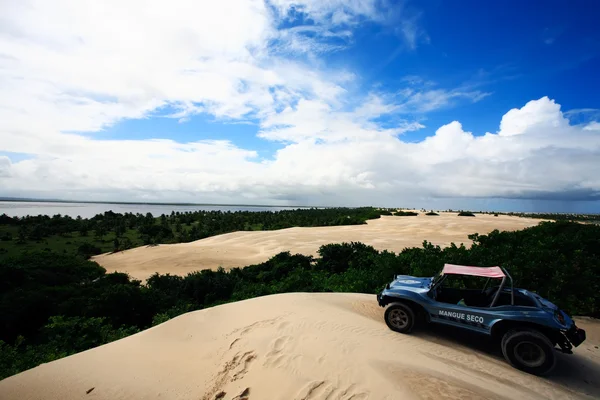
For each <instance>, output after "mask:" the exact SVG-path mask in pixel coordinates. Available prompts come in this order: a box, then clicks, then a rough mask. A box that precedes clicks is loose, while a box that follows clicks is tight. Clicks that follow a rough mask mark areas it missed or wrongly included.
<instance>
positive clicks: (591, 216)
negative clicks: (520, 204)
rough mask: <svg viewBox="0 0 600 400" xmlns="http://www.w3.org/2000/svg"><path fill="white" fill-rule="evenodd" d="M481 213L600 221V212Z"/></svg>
mask: <svg viewBox="0 0 600 400" xmlns="http://www.w3.org/2000/svg"><path fill="white" fill-rule="evenodd" d="M480 213H481V214H494V216H495V217H497V216H498V214H501V215H508V216H511V217H521V218H536V219H547V220H551V221H579V222H591V223H596V224H599V223H600V214H573V213H571V214H562V213H561V214H559V213H520V212H505V213H503V212H497V211H491V212H490V211H480Z"/></svg>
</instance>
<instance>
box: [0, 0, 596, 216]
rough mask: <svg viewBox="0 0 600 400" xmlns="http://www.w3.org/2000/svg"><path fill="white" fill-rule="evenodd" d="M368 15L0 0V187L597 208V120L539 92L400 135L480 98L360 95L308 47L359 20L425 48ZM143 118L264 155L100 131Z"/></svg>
mask: <svg viewBox="0 0 600 400" xmlns="http://www.w3.org/2000/svg"><path fill="white" fill-rule="evenodd" d="M381 6H382V4H381V3H380V2H375V1H371V2H370V1H334V0H330V1H308V0H306V1H304V0H302V1H300V0H299V1H287V0H272V1H268V2H264V1H258V0H257V1H251V0H239V1H236V0H230V1H219V2H198V1H171V2H168V3H164V2H154V1H123V0H119V1H107V0H105V1H98V2H85V3H84V2H73V1H66V0H65V1H55V2H52V4H50V3H49V2H47V1H29V2H26V1H22V2H3V3H2V5H1V6H0V7H1V11H2V12H0V15H1V16H0V88H2V90H0V152H1V153H2V154H6V155H0V195H6V196H36V197H54V198H56V197H58V198H75V199H86V200H89V199H98V200H154V201H180V202H189V201H193V202H226V203H235V202H244V203H262V204H268V203H271V204H323V205H326V204H331V205H334V204H341V205H358V204H378V205H396V204H398V203H399V202H401V201H400V200H402V201H405V200H406V199H410V198H414V199H422V198H432V197H434V198H435V197H463V198H468V197H502V198H513V199H519V198H544V199H573V200H589V199H598V194H599V193H600V178H598V175H597V173H596V172H597V167H598V165H600V130H599V129H598V126H600V124H598V122H597V121H588V122H586V123H585V124H578V125H574V124H571V123H570V122H569V120H568V119H567V118H566V116H565V114H563V112H562V111H561V109H560V105H559V104H557V103H556V102H555V101H554V100H551V99H549V98H547V97H543V98H541V99H537V100H532V101H530V102H529V103H527V104H525V105H523V106H522V107H521V108H516V109H513V110H509V111H508V112H507V113H506V114H505V115H504V116H503V117H502V119H501V121H500V124H499V128H498V131H497V132H495V133H485V134H483V135H482V133H477V134H476V135H474V134H473V133H471V132H466V131H464V130H463V128H462V126H461V124H460V123H459V122H458V121H453V122H450V123H449V124H446V125H444V126H442V127H440V128H439V129H438V130H437V131H436V132H435V135H433V136H430V137H427V138H426V139H425V140H423V141H421V142H418V143H412V142H408V141H404V140H403V136H402V134H403V133H405V132H408V131H414V130H418V129H421V128H422V127H423V125H422V121H421V120H420V119H419V118H417V117H415V115H420V114H424V113H427V112H429V111H432V110H437V109H440V108H444V107H450V106H452V105H456V104H459V103H469V102H476V101H480V100H482V99H484V98H485V97H486V96H488V95H489V93H486V92H482V91H479V90H473V89H469V88H468V87H456V88H440V87H436V86H435V85H432V84H430V83H424V82H423V81H421V80H420V79H419V78H418V77H411V78H410V79H408V80H407V81H406V82H405V85H404V86H403V87H402V88H400V89H398V90H395V91H393V92H390V91H382V90H379V91H377V90H370V91H367V92H366V93H365V92H364V90H362V89H361V87H360V82H361V79H360V76H359V74H358V73H357V72H356V71H354V70H353V69H352V68H351V66H347V67H345V68H340V67H336V68H332V67H329V66H327V65H326V63H325V62H324V58H323V57H324V54H327V53H329V52H334V51H340V50H341V49H343V48H345V47H347V46H351V45H352V41H353V29H354V28H355V27H356V26H358V25H360V24H378V25H380V26H390V24H393V23H395V22H397V24H396V26H400V27H401V28H400V29H396V34H397V35H398V40H399V41H400V42H401V43H404V44H405V46H406V49H407V51H411V50H414V49H415V48H416V47H417V46H419V45H420V42H419V38H426V34H425V33H424V32H423V30H422V29H420V28H419V27H418V24H417V17H416V16H415V15H410V14H406V15H404V14H403V13H402V12H390V9H389V8H388V9H386V8H385V7H383V8H382V7H381ZM157 116H160V117H162V118H165V117H166V118H176V119H179V120H180V121H182V123H185V121H186V120H187V119H189V118H194V117H199V116H210V117H211V118H217V119H218V120H220V121H223V122H224V123H227V122H236V121H243V122H248V121H250V122H252V123H254V124H256V125H257V133H256V135H257V137H258V138H259V139H258V140H264V141H271V142H275V143H277V144H279V145H280V149H279V150H277V151H276V153H275V154H274V155H273V157H269V158H261V157H259V155H258V153H257V151H256V150H255V149H252V148H241V147H239V146H237V145H236V144H235V143H233V142H231V141H229V140H227V139H224V138H223V137H221V136H220V135H219V133H218V132H215V134H214V135H209V136H212V137H213V140H199V141H194V142H187V143H181V142H177V141H175V140H171V139H169V138H157V139H147V140H127V139H125V138H123V139H111V140H107V139H105V138H104V137H103V129H106V128H108V127H110V126H112V125H114V124H117V123H118V122H119V121H123V120H126V119H139V118H151V117H157ZM384 117H389V118H390V119H389V120H390V121H393V122H392V123H390V122H389V121H387V122H386V123H385V124H384V123H382V122H381V121H382V118H384ZM199 135H200V132H199ZM202 135H203V137H206V132H202ZM14 154H20V155H25V156H21V157H19V159H18V160H17V159H15V158H12V157H11V155H14Z"/></svg>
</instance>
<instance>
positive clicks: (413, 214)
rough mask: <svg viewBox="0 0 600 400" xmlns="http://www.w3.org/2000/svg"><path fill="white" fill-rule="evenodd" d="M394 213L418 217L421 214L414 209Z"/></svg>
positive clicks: (400, 215)
mask: <svg viewBox="0 0 600 400" xmlns="http://www.w3.org/2000/svg"><path fill="white" fill-rule="evenodd" d="M394 215H395V216H397V217H416V216H417V215H419V213H416V212H414V211H398V212H395V213H394Z"/></svg>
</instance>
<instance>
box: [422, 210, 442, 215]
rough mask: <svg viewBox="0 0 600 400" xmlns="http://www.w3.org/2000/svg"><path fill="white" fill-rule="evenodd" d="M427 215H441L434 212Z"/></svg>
mask: <svg viewBox="0 0 600 400" xmlns="http://www.w3.org/2000/svg"><path fill="white" fill-rule="evenodd" d="M425 215H440V214H438V213H436V212H433V211H430V212H428V213H427V214H425Z"/></svg>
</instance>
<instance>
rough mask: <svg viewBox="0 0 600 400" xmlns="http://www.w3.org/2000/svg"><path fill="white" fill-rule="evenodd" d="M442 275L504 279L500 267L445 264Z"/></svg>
mask: <svg viewBox="0 0 600 400" xmlns="http://www.w3.org/2000/svg"><path fill="white" fill-rule="evenodd" d="M442 274H455V275H471V276H483V277H486V278H504V277H505V276H506V275H504V272H502V269H500V267H468V266H465V265H453V264H445V265H444V269H443V270H442Z"/></svg>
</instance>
